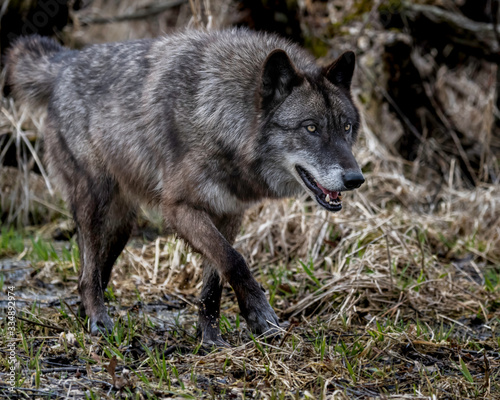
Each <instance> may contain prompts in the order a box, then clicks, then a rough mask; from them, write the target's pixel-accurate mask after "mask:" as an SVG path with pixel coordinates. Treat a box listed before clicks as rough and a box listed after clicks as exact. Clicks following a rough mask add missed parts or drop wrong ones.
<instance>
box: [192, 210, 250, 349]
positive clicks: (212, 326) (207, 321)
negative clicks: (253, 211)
mask: <svg viewBox="0 0 500 400" xmlns="http://www.w3.org/2000/svg"><path fill="white" fill-rule="evenodd" d="M214 224H215V226H216V227H217V228H218V229H219V232H220V233H221V234H222V235H223V236H224V237H225V238H226V240H227V241H228V243H230V244H232V243H233V242H234V239H235V238H236V235H237V233H238V229H239V227H240V225H241V216H240V215H237V216H232V217H224V218H217V219H215V220H214ZM202 268H203V288H202V290H201V296H200V303H199V311H198V332H197V333H198V336H199V337H201V340H202V342H203V343H204V344H209V345H216V346H228V344H227V343H226V342H225V341H224V339H222V337H221V334H220V329H219V321H220V300H221V295H222V288H223V278H222V277H221V276H220V275H219V272H218V270H217V267H215V266H213V264H211V263H210V262H209V261H208V260H205V261H204V262H203V266H202Z"/></svg>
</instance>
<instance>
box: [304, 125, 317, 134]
mask: <svg viewBox="0 0 500 400" xmlns="http://www.w3.org/2000/svg"><path fill="white" fill-rule="evenodd" d="M306 129H307V132H311V133H314V132H316V126H314V125H307V126H306Z"/></svg>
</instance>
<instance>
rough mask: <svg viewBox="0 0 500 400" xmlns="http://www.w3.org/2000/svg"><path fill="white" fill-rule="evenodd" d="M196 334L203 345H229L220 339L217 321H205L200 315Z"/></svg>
mask: <svg viewBox="0 0 500 400" xmlns="http://www.w3.org/2000/svg"><path fill="white" fill-rule="evenodd" d="M196 333H197V336H198V337H199V338H200V339H201V342H202V345H203V346H204V347H212V346H215V347H231V346H230V345H229V343H228V342H226V341H225V340H224V339H222V336H221V334H220V330H219V323H218V321H215V322H214V321H212V322H211V321H207V320H205V318H203V317H200V318H199V320H198V330H197V332H196Z"/></svg>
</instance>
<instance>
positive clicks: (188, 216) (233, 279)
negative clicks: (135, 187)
mask: <svg viewBox="0 0 500 400" xmlns="http://www.w3.org/2000/svg"><path fill="white" fill-rule="evenodd" d="M165 217H166V219H167V220H168V221H169V222H170V223H171V224H172V225H173V226H174V227H175V230H176V231H177V233H178V235H179V236H180V237H182V238H183V239H185V240H186V241H187V242H188V243H189V244H190V245H191V246H192V247H193V249H194V250H195V251H197V252H199V253H201V254H202V255H203V256H204V257H205V259H206V260H207V261H208V262H209V263H210V265H212V266H213V267H214V270H215V271H216V272H217V273H218V275H219V277H220V278H222V279H223V280H225V281H227V282H229V284H230V285H231V286H232V287H233V289H234V291H235V293H236V297H237V299H238V304H239V306H240V310H241V314H242V315H243V317H244V318H245V320H246V321H247V325H248V327H249V329H250V330H251V331H253V332H254V333H257V334H262V333H265V332H274V331H276V327H277V326H279V322H278V317H277V316H276V314H275V312H274V310H273V309H272V307H271V306H270V305H269V302H268V301H267V299H266V296H265V294H264V292H263V290H262V288H261V286H260V285H259V284H258V283H257V281H256V280H255V279H254V278H253V276H252V273H251V272H250V269H249V268H248V266H247V264H246V262H245V260H244V259H243V257H242V256H241V254H239V253H238V252H237V251H236V250H235V249H234V248H233V247H232V246H231V244H230V242H232V241H233V240H234V236H235V235H236V232H237V229H238V228H237V227H239V221H238V224H235V223H233V224H232V229H233V230H234V232H232V234H231V235H229V234H228V233H227V232H224V233H226V234H227V236H228V237H229V240H230V241H228V240H227V239H226V238H225V237H224V235H223V234H222V233H221V232H220V231H219V230H218V229H217V226H216V225H219V219H216V218H214V219H212V218H210V216H209V215H208V214H207V213H206V212H203V211H200V210H195V209H193V208H191V207H188V206H183V205H179V206H174V207H171V206H170V207H168V208H167V207H166V210H165ZM229 220H232V219H231V218H229ZM234 220H236V218H235V219H234ZM234 220H233V221H234ZM238 220H239V218H238ZM235 226H237V227H236V229H234V227H235ZM221 228H222V229H221V230H223V231H224V230H225V229H224V228H223V227H222V226H221ZM217 278H218V277H217V276H215V275H214V274H213V273H210V271H207V273H206V275H205V279H204V287H203V291H202V298H201V308H200V319H199V323H200V329H202V330H203V331H202V332H201V334H202V335H203V338H204V340H206V341H207V342H209V343H210V342H214V343H216V342H218V339H219V338H220V332H219V321H218V320H219V306H220V293H221V280H220V278H219V279H217ZM207 307H208V308H207Z"/></svg>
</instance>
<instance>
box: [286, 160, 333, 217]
mask: <svg viewBox="0 0 500 400" xmlns="http://www.w3.org/2000/svg"><path fill="white" fill-rule="evenodd" d="M295 169H296V170H297V172H298V173H299V176H300V178H301V179H302V180H303V181H304V183H305V185H306V186H307V188H308V189H309V190H310V191H311V192H313V193H314V195H315V196H316V202H317V203H318V204H319V205H320V206H321V207H323V208H325V209H327V210H328V211H340V210H341V209H342V193H340V192H333V191H331V190H328V189H326V188H324V187H323V186H321V185H320V184H319V183H318V182H317V181H316V179H314V177H313V176H312V175H311V174H310V173H309V172H307V171H306V170H305V169H304V168H302V167H300V166H298V165H296V166H295Z"/></svg>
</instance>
